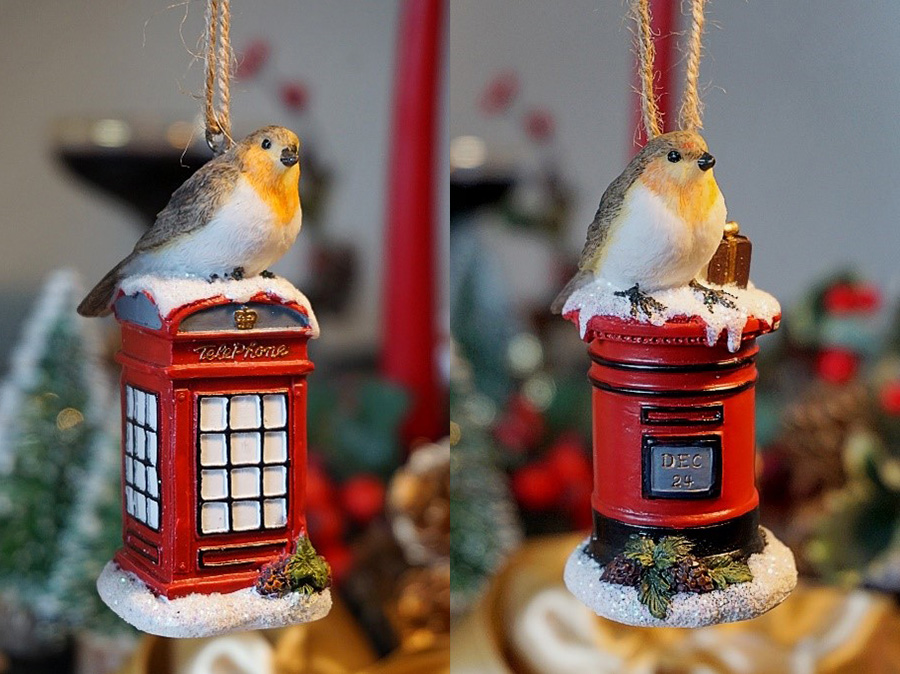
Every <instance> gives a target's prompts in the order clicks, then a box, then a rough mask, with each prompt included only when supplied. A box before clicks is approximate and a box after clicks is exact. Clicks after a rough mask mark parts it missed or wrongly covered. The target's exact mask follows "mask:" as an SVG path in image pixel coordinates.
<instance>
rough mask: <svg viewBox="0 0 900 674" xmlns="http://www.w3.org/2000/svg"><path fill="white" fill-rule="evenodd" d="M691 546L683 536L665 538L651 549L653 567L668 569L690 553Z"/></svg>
mask: <svg viewBox="0 0 900 674" xmlns="http://www.w3.org/2000/svg"><path fill="white" fill-rule="evenodd" d="M693 547H694V546H693V544H692V543H691V542H690V541H689V540H688V539H687V538H685V537H684V536H665V537H663V538H662V539H660V541H659V543H657V544H656V545H655V546H654V548H653V565H654V566H655V567H656V568H657V569H668V568H669V567H670V566H672V565H673V564H676V563H677V562H678V560H679V559H683V558H684V557H686V556H687V555H689V554H690V553H691V548H693Z"/></svg>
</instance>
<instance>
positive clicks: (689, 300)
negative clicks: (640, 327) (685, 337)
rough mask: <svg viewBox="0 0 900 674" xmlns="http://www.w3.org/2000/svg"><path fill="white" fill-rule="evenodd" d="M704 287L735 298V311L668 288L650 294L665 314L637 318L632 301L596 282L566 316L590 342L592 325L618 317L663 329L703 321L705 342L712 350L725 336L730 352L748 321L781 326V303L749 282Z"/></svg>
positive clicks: (572, 300) (569, 305) (574, 297)
mask: <svg viewBox="0 0 900 674" xmlns="http://www.w3.org/2000/svg"><path fill="white" fill-rule="evenodd" d="M704 285H706V286H708V287H711V288H717V289H721V290H724V291H726V292H727V293H729V295H730V296H731V297H730V298H729V299H731V300H732V301H733V302H734V304H735V308H728V307H725V306H723V305H721V304H715V305H712V306H711V307H708V306H707V305H706V304H704V303H703V299H702V297H701V296H700V295H699V293H698V292H697V291H695V290H693V289H692V288H690V287H689V286H682V287H678V288H670V289H668V290H659V291H654V292H652V293H649V295H650V296H651V297H653V299H655V300H656V301H657V302H659V303H661V304H662V305H663V306H664V307H665V309H663V310H661V311H654V312H653V314H652V316H651V317H650V318H648V317H647V316H645V315H644V314H639V315H638V316H637V317H633V316H632V315H631V306H632V305H631V302H630V301H629V299H628V298H627V297H622V296H618V295H616V294H615V291H616V290H618V288H613V287H612V286H611V285H609V284H608V283H607V282H606V281H604V280H603V279H596V280H594V281H593V282H591V283H588V284H586V285H584V286H582V287H581V288H579V289H578V290H576V291H575V292H573V293H572V294H571V295H570V296H569V299H568V300H567V301H566V304H565V306H564V307H563V310H562V314H563V316H564V317H565V318H566V319H568V320H570V321H572V322H573V323H575V324H576V325H577V326H578V329H579V330H580V332H581V338H582V339H585V340H586V341H591V339H593V331H592V330H591V329H590V323H591V320H592V319H593V318H596V317H606V318H619V319H623V320H628V321H635V322H639V323H644V324H649V325H656V326H662V325H664V324H666V323H667V322H676V323H685V322H687V321H692V320H699V321H700V322H701V323H702V324H703V325H704V326H705V330H706V343H707V344H708V345H709V346H712V345H714V344H715V343H716V342H717V341H718V340H719V337H720V336H721V335H722V333H723V332H725V333H726V334H727V336H728V349H729V351H731V352H735V351H737V350H738V348H740V345H741V338H742V336H743V333H744V329H745V326H746V325H747V324H748V321H751V320H752V319H756V320H757V321H760V322H762V323H764V324H766V325H767V326H768V328H769V329H774V328H776V327H777V323H778V319H779V318H780V316H781V306H780V305H779V304H778V300H776V299H775V298H774V297H772V296H771V295H770V294H769V293H767V292H764V291H762V290H759V289H758V288H756V287H755V286H754V285H753V284H752V283H748V284H747V287H746V288H738V287H737V286H736V285H726V286H716V285H714V284H711V283H709V282H708V281H704Z"/></svg>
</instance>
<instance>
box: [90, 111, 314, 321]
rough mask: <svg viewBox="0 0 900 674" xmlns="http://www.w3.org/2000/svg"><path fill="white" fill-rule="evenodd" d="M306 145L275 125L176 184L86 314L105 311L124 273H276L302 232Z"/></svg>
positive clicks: (239, 276) (204, 275)
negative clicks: (303, 153) (273, 267)
mask: <svg viewBox="0 0 900 674" xmlns="http://www.w3.org/2000/svg"><path fill="white" fill-rule="evenodd" d="M299 148H300V140H299V139H298V138H297V136H296V134H295V133H294V132H293V131H290V130H288V129H285V128H284V127H280V126H267V127H265V128H262V129H259V130H258V131H255V132H254V133H251V134H250V135H249V136H247V137H246V138H244V139H243V140H242V141H240V142H239V143H236V144H235V145H233V146H232V147H231V149H229V150H228V151H227V152H225V153H224V154H221V155H219V156H218V157H215V158H214V159H211V160H210V161H209V162H207V163H206V164H205V165H204V166H203V167H202V168H200V169H199V170H198V171H197V172H196V173H194V175H192V176H191V177H190V178H189V179H188V180H187V181H186V182H185V183H184V184H183V185H182V186H181V187H179V188H178V189H177V190H175V193H174V194H173V195H172V198H171V199H170V200H169V203H168V205H167V206H166V207H165V208H164V209H163V210H162V211H160V213H159V215H158V216H157V218H156V222H155V223H154V224H153V226H152V227H151V228H150V229H149V230H147V232H146V233H145V234H144V235H143V236H142V237H141V238H140V239H139V240H138V242H137V244H135V247H134V250H133V251H132V252H131V254H130V255H129V256H128V257H126V258H125V259H124V260H122V261H121V262H120V263H119V264H117V265H116V266H115V267H113V268H112V270H110V272H109V273H108V274H106V276H104V277H103V279H102V280H101V281H100V282H99V283H98V284H97V285H96V287H94V289H93V290H91V292H90V293H88V295H87V297H85V298H84V300H82V302H81V304H80V305H79V306H78V313H79V314H81V315H82V316H105V315H106V314H108V313H109V312H110V306H109V305H110V303H111V301H112V299H113V296H114V295H115V292H116V289H117V288H118V285H119V283H120V282H121V281H122V279H124V278H125V277H127V276H133V275H137V274H153V275H157V276H164V277H200V278H206V279H208V280H210V281H215V280H217V279H229V278H231V279H236V280H240V279H242V278H244V277H245V276H246V277H250V276H256V275H258V274H262V275H263V276H271V274H270V273H269V272H268V271H267V270H268V267H269V266H270V265H272V264H274V263H275V262H276V261H277V260H278V259H279V258H280V257H281V256H282V255H284V253H285V252H286V251H287V250H288V248H290V247H291V245H292V244H293V243H294V240H295V239H296V238H297V234H298V233H299V232H300V225H301V220H302V209H301V207H300V194H299V191H298V182H299V179H300V165H299V160H300V155H299Z"/></svg>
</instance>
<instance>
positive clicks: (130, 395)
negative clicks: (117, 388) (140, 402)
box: [125, 386, 134, 419]
mask: <svg viewBox="0 0 900 674" xmlns="http://www.w3.org/2000/svg"><path fill="white" fill-rule="evenodd" d="M125 416H126V417H128V418H130V419H134V389H133V388H131V387H130V386H126V387H125Z"/></svg>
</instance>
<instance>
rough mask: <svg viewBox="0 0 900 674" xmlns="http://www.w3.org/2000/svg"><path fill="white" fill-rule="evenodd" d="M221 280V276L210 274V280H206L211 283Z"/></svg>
mask: <svg viewBox="0 0 900 674" xmlns="http://www.w3.org/2000/svg"><path fill="white" fill-rule="evenodd" d="M220 278H221V276H219V275H218V274H210V275H209V278H207V279H206V280H207V281H209V282H210V283H215V282H216V281H218V280H219V279H220Z"/></svg>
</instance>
